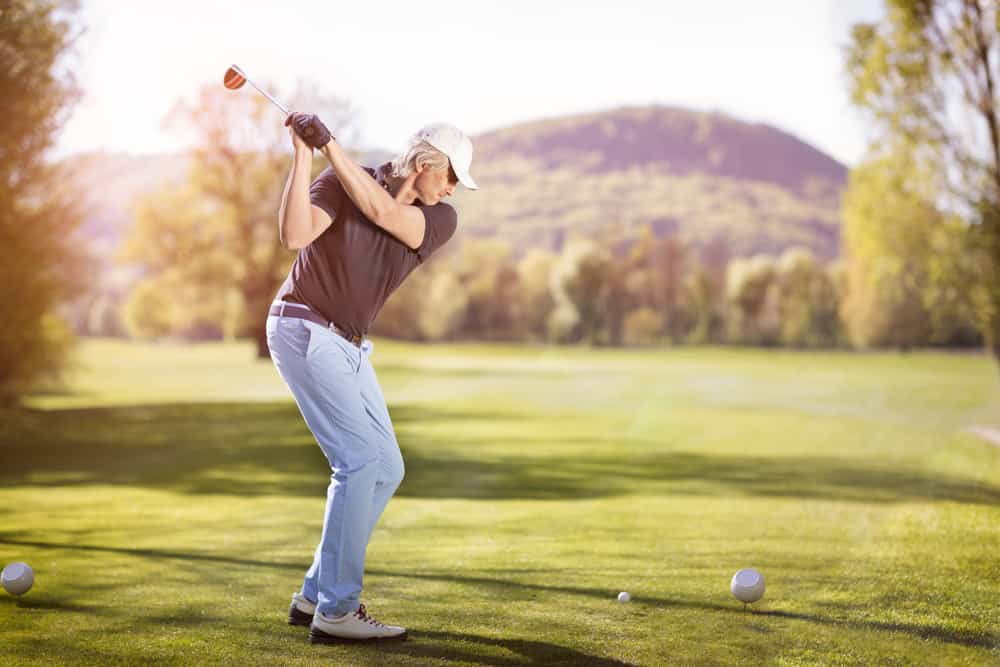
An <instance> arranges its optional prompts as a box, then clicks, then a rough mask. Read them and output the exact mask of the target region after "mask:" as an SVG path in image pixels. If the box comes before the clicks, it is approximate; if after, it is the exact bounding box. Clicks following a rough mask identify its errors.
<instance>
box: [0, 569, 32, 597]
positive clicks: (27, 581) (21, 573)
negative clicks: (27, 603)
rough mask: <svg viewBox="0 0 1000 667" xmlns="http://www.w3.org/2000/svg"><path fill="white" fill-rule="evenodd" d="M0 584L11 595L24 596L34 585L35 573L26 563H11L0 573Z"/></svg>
mask: <svg viewBox="0 0 1000 667" xmlns="http://www.w3.org/2000/svg"><path fill="white" fill-rule="evenodd" d="M0 583H2V584H3V588H4V590H5V591H7V592H8V593H10V594H11V595H24V594H25V593H27V592H28V591H29V590H31V585H32V584H33V583H35V573H34V571H33V570H32V569H31V566H30V565H28V564H27V563H11V564H10V565H8V566H7V567H5V568H4V569H3V573H0Z"/></svg>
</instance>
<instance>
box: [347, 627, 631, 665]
mask: <svg viewBox="0 0 1000 667" xmlns="http://www.w3.org/2000/svg"><path fill="white" fill-rule="evenodd" d="M408 630H409V635H410V636H409V638H408V639H407V641H404V642H386V643H382V644H379V645H378V646H370V645H360V646H359V647H357V652H358V653H359V654H367V655H370V656H371V659H372V663H371V664H378V662H379V657H380V656H384V655H385V654H387V653H391V654H396V655H408V656H414V657H421V658H443V659H445V660H449V661H457V660H461V661H464V662H471V663H476V664H480V665H496V666H497V667H506V666H507V665H511V666H513V665H567V666H569V665H589V666H593V667H620V666H621V665H632V664H633V663H629V662H622V661H620V660H614V659H612V658H601V657H598V656H595V655H589V654H587V653H583V652H581V651H577V650H575V649H572V648H569V647H566V646H560V645H558V644H549V643H547V642H540V641H533V640H529V639H503V638H495V637H482V636H480V635H472V634H468V633H457V632H437V631H434V630H421V629H420V628H409V629H408ZM428 639H431V640H434V641H435V642H454V643H456V644H470V643H472V644H478V645H480V646H486V647H491V648H500V649H504V650H506V651H509V652H510V653H514V654H515V655H516V657H509V658H505V657H496V656H483V655H479V654H477V653H473V652H471V651H462V650H459V649H458V648H456V647H455V646H450V645H445V644H438V643H428V642H427V641H426V640H428Z"/></svg>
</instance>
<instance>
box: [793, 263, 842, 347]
mask: <svg viewBox="0 0 1000 667" xmlns="http://www.w3.org/2000/svg"><path fill="white" fill-rule="evenodd" d="M778 291H779V293H780V297H779V298H780V304H779V307H780V311H781V314H780V320H781V334H780V340H781V342H782V343H783V344H785V345H795V346H805V347H820V346H829V345H833V344H834V343H836V341H837V333H838V315H837V311H838V308H837V291H836V287H835V286H834V284H833V280H832V278H831V276H830V274H829V272H828V271H827V270H826V268H825V267H824V266H823V265H822V264H820V262H819V261H817V259H816V258H815V257H814V256H813V254H812V252H811V251H810V250H808V249H806V248H801V247H793V248H789V249H788V250H786V251H785V252H783V253H782V254H781V257H780V258H779V259H778Z"/></svg>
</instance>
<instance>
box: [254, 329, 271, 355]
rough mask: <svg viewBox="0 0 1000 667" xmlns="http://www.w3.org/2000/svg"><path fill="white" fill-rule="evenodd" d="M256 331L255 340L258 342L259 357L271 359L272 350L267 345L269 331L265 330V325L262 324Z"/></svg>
mask: <svg viewBox="0 0 1000 667" xmlns="http://www.w3.org/2000/svg"><path fill="white" fill-rule="evenodd" d="M254 333H255V335H254V340H255V341H256V343H257V358H258V359H270V358H271V351H270V350H269V349H268V347H267V332H266V331H265V330H264V326H263V325H261V326H260V328H259V329H258V330H257V331H255V332H254Z"/></svg>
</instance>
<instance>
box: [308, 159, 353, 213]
mask: <svg viewBox="0 0 1000 667" xmlns="http://www.w3.org/2000/svg"><path fill="white" fill-rule="evenodd" d="M309 201H310V202H311V203H312V205H313V206H316V207H318V208H321V209H323V210H324V211H326V214H327V215H329V216H330V219H331V220H336V219H337V213H338V212H339V211H340V209H341V207H342V206H343V202H344V186H343V185H341V184H340V179H338V178H337V174H335V173H334V171H333V169H331V168H330V167H327V168H326V169H324V170H323V172H322V173H321V174H320V175H319V176H317V177H316V180H315V181H313V182H312V185H310V186H309Z"/></svg>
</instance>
